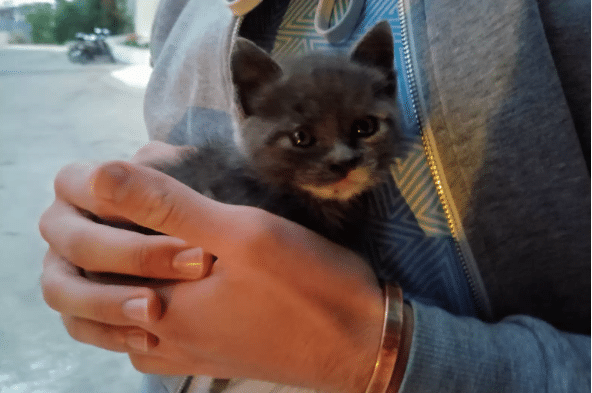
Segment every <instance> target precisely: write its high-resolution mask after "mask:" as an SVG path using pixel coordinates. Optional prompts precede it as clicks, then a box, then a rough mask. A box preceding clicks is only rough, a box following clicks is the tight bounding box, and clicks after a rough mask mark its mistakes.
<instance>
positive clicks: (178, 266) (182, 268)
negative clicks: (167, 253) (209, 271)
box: [173, 248, 203, 277]
mask: <svg viewBox="0 0 592 393" xmlns="http://www.w3.org/2000/svg"><path fill="white" fill-rule="evenodd" d="M173 269H175V270H176V271H178V272H180V273H183V274H189V275H191V276H199V277H201V275H202V273H203V250H202V249H201V248H190V249H188V250H183V251H181V252H180V253H178V254H177V255H175V258H173Z"/></svg>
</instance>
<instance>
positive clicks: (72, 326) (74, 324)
mask: <svg viewBox="0 0 592 393" xmlns="http://www.w3.org/2000/svg"><path fill="white" fill-rule="evenodd" d="M62 323H63V324H64V326H65V328H66V331H67V332H68V334H69V335H70V337H72V338H73V339H74V340H76V341H79V342H85V341H86V340H85V337H86V334H85V333H86V330H85V329H84V328H83V327H82V326H81V323H80V322H79V320H78V319H76V318H73V317H69V316H65V315H62Z"/></svg>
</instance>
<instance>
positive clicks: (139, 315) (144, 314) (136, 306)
mask: <svg viewBox="0 0 592 393" xmlns="http://www.w3.org/2000/svg"><path fill="white" fill-rule="evenodd" d="M123 314H124V315H125V316H126V317H128V318H129V319H133V320H134V321H140V322H149V321H150V318H149V317H148V299H147V298H145V297H142V298H136V299H130V300H128V301H126V302H125V303H124V304H123Z"/></svg>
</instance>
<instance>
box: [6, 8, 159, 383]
mask: <svg viewBox="0 0 592 393" xmlns="http://www.w3.org/2000/svg"><path fill="white" fill-rule="evenodd" d="M156 3H157V0H154V1H149V0H129V1H124V0H76V1H64V0H57V1H55V2H51V3H48V2H44V3H41V2H37V3H34V2H31V1H21V0H18V1H17V0H11V1H2V0H0V393H54V392H55V393H80V392H86V393H119V392H121V393H129V392H135V391H137V389H138V387H139V383H140V377H141V376H140V374H139V373H138V372H137V371H135V370H134V369H133V367H132V366H131V364H130V363H129V361H128V359H127V357H126V356H125V355H122V354H116V353H110V352H107V351H104V350H100V349H98V348H94V347H91V346H88V345H84V344H81V343H78V342H76V341H74V340H73V339H72V338H70V336H68V334H67V333H66V331H65V329H64V328H63V326H62V323H61V320H60V318H59V315H58V314H57V313H56V312H54V311H53V310H51V309H50V308H49V307H47V306H46V305H45V303H44V302H43V298H42V295H41V291H40V287H39V275H40V273H41V263H42V259H43V255H44V254H45V251H46V247H47V246H46V244H45V242H44V241H43V240H42V238H41V236H40V235H39V232H38V229H37V222H38V220H39V216H40V215H41V213H42V212H43V211H44V210H45V209H46V208H47V207H48V206H49V204H50V203H51V202H52V200H53V178H54V177H55V174H56V173H57V171H58V170H59V169H60V168H61V167H62V166H64V165H65V164H67V163H70V162H73V161H93V160H101V161H104V160H109V159H127V158H129V157H130V156H131V155H132V154H133V153H134V152H135V151H136V150H137V149H138V148H139V147H140V146H142V145H143V144H145V143H146V142H147V135H146V131H145V127H144V122H143V115H142V100H143V95H144V88H145V85H146V83H147V81H148V78H149V75H150V68H149V66H148V58H149V56H148V50H147V45H148V43H149V41H150V35H149V32H150V25H151V23H152V17H153V13H154V10H155V7H156ZM95 28H100V29H109V31H110V33H109V35H105V36H104V37H103V36H101V35H100V34H99V35H98V36H97V35H96V34H94V32H95V30H94V29H95ZM77 33H82V34H83V35H82V36H78V38H77V36H76V34H77ZM97 40H104V42H105V47H106V48H108V50H109V54H108V55H106V54H105V53H99V52H100V51H99V50H98V49H97V48H99V47H97V46H96V44H97V42H98V41H97ZM74 45H90V46H88V47H87V48H91V49H92V51H90V52H88V56H87V57H88V58H87V57H85V58H83V60H85V61H76V60H77V59H76V58H75V57H73V56H69V54H72V49H71V48H72V47H73V46H74ZM93 45H94V46H93ZM81 48H82V47H81ZM93 48H94V49H93ZM99 49H100V48H99ZM89 50H90V49H89ZM93 51H94V52H93ZM80 53H83V51H81V52H80ZM73 60H74V61H73ZM79 60H80V58H79Z"/></svg>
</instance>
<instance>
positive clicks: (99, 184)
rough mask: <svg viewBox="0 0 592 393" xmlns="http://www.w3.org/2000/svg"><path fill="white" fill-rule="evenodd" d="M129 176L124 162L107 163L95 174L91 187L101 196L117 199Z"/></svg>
mask: <svg viewBox="0 0 592 393" xmlns="http://www.w3.org/2000/svg"><path fill="white" fill-rule="evenodd" d="M129 177H130V173H129V170H128V169H127V168H125V167H124V166H123V165H122V164H120V163H112V164H107V165H105V166H103V167H102V168H101V169H99V171H98V172H97V174H96V175H95V179H94V182H93V184H92V185H91V189H92V191H93V193H94V194H95V195H96V196H97V197H99V198H102V199H107V200H112V201H117V200H118V199H120V197H121V195H122V194H123V192H122V191H123V187H124V185H125V184H126V183H127V181H128V179H129Z"/></svg>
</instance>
